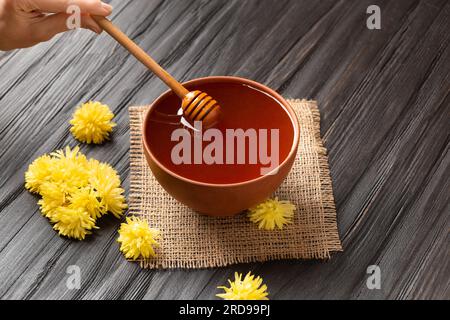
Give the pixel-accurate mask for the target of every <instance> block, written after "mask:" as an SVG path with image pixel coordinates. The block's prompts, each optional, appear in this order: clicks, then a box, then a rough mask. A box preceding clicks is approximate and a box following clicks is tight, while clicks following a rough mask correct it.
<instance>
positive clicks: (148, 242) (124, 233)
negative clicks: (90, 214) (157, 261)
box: [117, 217, 160, 260]
mask: <svg viewBox="0 0 450 320" xmlns="http://www.w3.org/2000/svg"><path fill="white" fill-rule="evenodd" d="M159 237H160V232H159V230H157V229H153V228H150V226H149V225H148V222H147V221H144V220H141V219H139V218H137V217H131V218H130V217H128V218H127V219H126V223H122V224H121V226H120V229H119V238H118V239H117V241H118V242H119V243H120V244H121V245H120V251H122V253H123V254H124V255H125V257H126V258H127V259H132V260H137V259H138V258H139V257H141V258H144V259H148V258H150V257H155V256H156V253H155V250H154V248H153V247H154V246H159V243H158V239H159Z"/></svg>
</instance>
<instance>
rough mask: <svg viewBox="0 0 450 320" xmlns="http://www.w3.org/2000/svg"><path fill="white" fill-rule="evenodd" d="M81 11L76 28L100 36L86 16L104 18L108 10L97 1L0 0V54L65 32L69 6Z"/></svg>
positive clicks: (98, 28) (108, 7)
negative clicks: (0, 51)
mask: <svg viewBox="0 0 450 320" xmlns="http://www.w3.org/2000/svg"><path fill="white" fill-rule="evenodd" d="M72 5H75V6H78V7H79V8H80V11H81V17H80V18H81V19H80V22H81V25H80V27H82V28H85V29H90V30H92V31H94V32H96V33H101V31H102V29H101V28H100V27H99V25H98V24H97V23H96V22H95V21H94V20H93V19H92V17H91V16H90V15H91V14H92V15H99V16H108V15H110V14H111V11H112V7H111V6H110V5H109V4H106V3H103V2H101V1H100V0H0V50H3V51H7V50H12V49H17V48H27V47H31V46H33V45H35V44H37V43H39V42H44V41H48V40H50V39H51V38H53V37H54V36H55V35H56V34H58V33H61V32H64V31H67V30H68V29H69V28H68V26H67V19H68V18H69V17H70V14H68V13H67V9H68V8H69V6H72Z"/></svg>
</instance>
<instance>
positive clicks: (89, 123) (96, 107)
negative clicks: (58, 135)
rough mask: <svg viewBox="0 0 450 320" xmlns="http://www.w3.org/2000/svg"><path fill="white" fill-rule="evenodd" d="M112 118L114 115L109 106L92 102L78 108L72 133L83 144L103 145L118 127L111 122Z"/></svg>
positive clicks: (72, 122)
mask: <svg viewBox="0 0 450 320" xmlns="http://www.w3.org/2000/svg"><path fill="white" fill-rule="evenodd" d="M112 118H114V114H113V113H112V112H111V110H110V109H109V107H108V106H107V105H104V104H101V103H100V102H92V101H90V102H88V103H84V104H82V105H81V106H80V107H78V108H77V110H76V111H75V113H74V114H73V119H72V120H70V124H71V125H72V128H71V129H70V132H71V133H72V134H73V136H74V137H75V138H76V139H77V140H79V141H81V142H85V143H88V144H91V143H95V144H101V143H103V142H104V141H105V140H106V139H108V138H109V134H110V133H111V132H112V129H113V127H115V126H116V124H115V123H114V122H111V120H112Z"/></svg>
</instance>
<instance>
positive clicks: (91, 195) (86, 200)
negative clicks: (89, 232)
mask: <svg viewBox="0 0 450 320" xmlns="http://www.w3.org/2000/svg"><path fill="white" fill-rule="evenodd" d="M69 202H70V207H71V208H84V209H85V210H86V211H87V213H89V215H90V216H91V217H92V218H93V219H97V218H100V217H101V216H102V215H104V214H106V212H107V210H106V206H105V205H104V203H103V201H102V199H101V198H100V197H99V196H98V194H97V192H95V191H94V190H92V189H91V188H90V187H85V188H80V189H78V190H76V191H75V192H73V193H71V194H70V196H69Z"/></svg>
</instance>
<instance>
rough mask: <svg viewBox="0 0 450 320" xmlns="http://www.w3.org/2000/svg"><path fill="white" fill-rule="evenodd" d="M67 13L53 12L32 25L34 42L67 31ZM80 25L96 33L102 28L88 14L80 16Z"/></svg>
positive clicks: (42, 40) (48, 38) (45, 39)
mask: <svg viewBox="0 0 450 320" xmlns="http://www.w3.org/2000/svg"><path fill="white" fill-rule="evenodd" d="M68 18H69V15H68V14H65V13H55V14H51V15H49V16H47V17H45V18H43V19H41V20H40V21H38V22H35V23H34V24H33V25H32V38H33V41H35V42H44V41H48V40H50V39H51V38H53V37H54V36H55V35H57V34H58V33H61V32H64V31H68V30H69V27H68V25H67V19H68ZM81 27H82V28H84V29H89V30H91V31H94V32H96V33H101V31H102V29H101V28H100V27H99V26H98V25H97V23H96V22H95V21H94V20H93V19H92V18H91V17H90V16H89V15H84V16H82V17H81Z"/></svg>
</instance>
